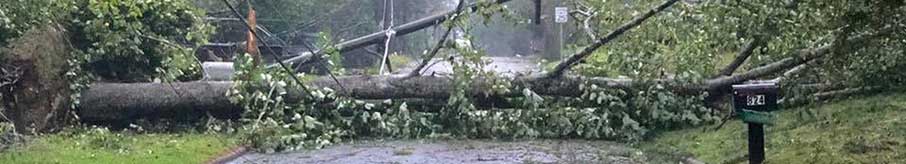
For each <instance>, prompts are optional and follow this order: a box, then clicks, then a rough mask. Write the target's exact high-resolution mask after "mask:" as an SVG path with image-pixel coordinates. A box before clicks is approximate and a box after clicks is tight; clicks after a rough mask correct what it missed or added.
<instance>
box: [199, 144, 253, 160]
mask: <svg viewBox="0 0 906 164" xmlns="http://www.w3.org/2000/svg"><path fill="white" fill-rule="evenodd" d="M248 152H249V149H248V147H246V146H242V145H240V146H236V147H234V148H232V149H229V150H226V151H224V152H221V153H219V155H218V156H217V158H214V159H211V160H208V161H206V162H204V163H207V164H225V163H227V162H230V161H233V160H234V159H236V158H239V156H242V155H245V154H246V153H248Z"/></svg>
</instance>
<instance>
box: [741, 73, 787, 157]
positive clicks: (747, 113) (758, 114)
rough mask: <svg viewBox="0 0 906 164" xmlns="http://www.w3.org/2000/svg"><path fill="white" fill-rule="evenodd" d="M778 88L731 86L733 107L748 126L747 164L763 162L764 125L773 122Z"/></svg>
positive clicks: (770, 85)
mask: <svg viewBox="0 0 906 164" xmlns="http://www.w3.org/2000/svg"><path fill="white" fill-rule="evenodd" d="M779 88H780V87H778V86H777V84H776V83H774V82H753V83H751V84H743V85H733V107H734V108H735V109H736V112H737V113H739V116H740V117H742V120H743V121H744V122H746V123H747V124H748V126H749V163H753V164H760V163H762V162H764V158H765V156H764V125H765V124H768V125H770V124H772V122H773V119H774V116H773V115H772V114H771V113H770V112H772V111H775V110H777V109H778V106H777V100H778V97H779V90H780V89H779Z"/></svg>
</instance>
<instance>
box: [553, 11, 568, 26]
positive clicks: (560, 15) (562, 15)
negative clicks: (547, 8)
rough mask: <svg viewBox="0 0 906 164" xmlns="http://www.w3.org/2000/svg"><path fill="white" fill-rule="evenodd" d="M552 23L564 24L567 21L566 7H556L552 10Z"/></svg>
mask: <svg viewBox="0 0 906 164" xmlns="http://www.w3.org/2000/svg"><path fill="white" fill-rule="evenodd" d="M554 15H556V16H555V17H554V18H555V19H554V22H556V23H566V21H569V8H566V7H556V8H554Z"/></svg>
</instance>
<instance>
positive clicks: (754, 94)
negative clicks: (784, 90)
mask: <svg viewBox="0 0 906 164" xmlns="http://www.w3.org/2000/svg"><path fill="white" fill-rule="evenodd" d="M779 90H780V89H779V87H777V85H776V84H775V83H773V82H761V83H754V84H743V85H733V107H734V108H736V110H737V112H739V111H740V110H743V109H746V110H752V111H758V112H770V111H774V110H777V97H778V95H779V94H778V93H779V92H780V91H779Z"/></svg>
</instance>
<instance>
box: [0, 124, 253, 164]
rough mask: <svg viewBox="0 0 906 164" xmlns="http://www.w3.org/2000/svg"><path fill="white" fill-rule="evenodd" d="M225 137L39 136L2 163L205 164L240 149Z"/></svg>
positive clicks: (101, 132)
mask: <svg viewBox="0 0 906 164" xmlns="http://www.w3.org/2000/svg"><path fill="white" fill-rule="evenodd" d="M237 143H239V142H238V139H236V137H233V136H231V135H225V134H205V133H193V132H186V133H131V132H111V131H109V130H106V129H100V128H94V129H87V130H81V131H79V130H77V132H62V133H58V134H49V135H43V136H37V137H35V138H34V139H32V140H31V141H29V142H28V143H26V144H24V145H22V146H19V147H14V148H12V149H8V150H4V151H2V152H0V163H9V164H14V163H92V164H108V163H109V164H121V163H145V164H157V163H159V164H173V163H204V162H205V161H207V160H210V159H213V158H216V156H217V155H219V154H220V153H223V152H225V151H227V150H229V149H231V148H233V147H235V146H236V145H237Z"/></svg>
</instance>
